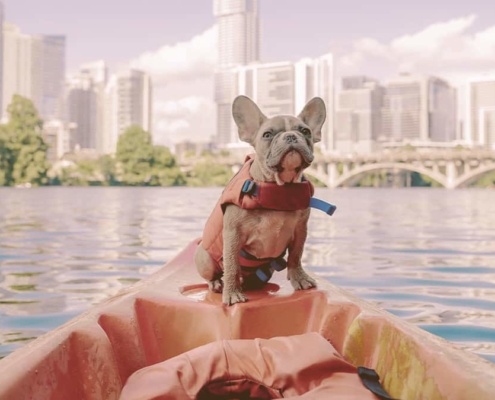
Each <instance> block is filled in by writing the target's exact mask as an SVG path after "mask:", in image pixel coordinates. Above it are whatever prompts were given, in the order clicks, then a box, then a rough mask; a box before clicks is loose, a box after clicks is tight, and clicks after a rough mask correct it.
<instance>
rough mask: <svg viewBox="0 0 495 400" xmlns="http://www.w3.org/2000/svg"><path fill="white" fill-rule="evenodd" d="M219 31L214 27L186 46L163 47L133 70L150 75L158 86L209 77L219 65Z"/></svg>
mask: <svg viewBox="0 0 495 400" xmlns="http://www.w3.org/2000/svg"><path fill="white" fill-rule="evenodd" d="M216 46H217V27H216V25H215V26H212V27H211V28H209V29H207V30H206V31H204V32H203V33H201V34H199V35H196V36H194V37H193V38H192V39H191V40H189V41H187V42H179V43H176V44H174V45H167V46H163V47H161V48H160V49H158V50H156V51H149V52H146V53H144V54H142V55H141V56H139V57H138V58H137V59H135V60H133V61H131V63H130V65H131V66H132V67H133V68H137V69H141V70H143V71H146V72H148V73H149V74H151V76H152V77H153V79H154V81H155V82H156V83H157V84H161V83H166V82H170V81H173V80H178V79H179V80H183V79H188V78H193V79H197V78H199V77H207V76H210V75H211V74H212V73H213V70H214V68H215V64H216V62H217V48H216Z"/></svg>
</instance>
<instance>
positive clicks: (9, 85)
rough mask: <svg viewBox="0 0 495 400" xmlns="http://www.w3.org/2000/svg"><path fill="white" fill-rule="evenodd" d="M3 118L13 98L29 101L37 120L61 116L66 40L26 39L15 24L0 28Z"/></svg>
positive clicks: (45, 37) (52, 38)
mask: <svg viewBox="0 0 495 400" xmlns="http://www.w3.org/2000/svg"><path fill="white" fill-rule="evenodd" d="M2 56H3V74H2V77H3V94H2V116H3V118H4V119H5V118H7V117H8V115H7V107H8V105H9V104H10V103H11V101H12V97H13V95H14V94H18V95H21V96H23V97H26V98H28V99H30V100H32V101H33V102H34V104H35V106H36V108H37V110H38V113H39V114H40V116H41V117H42V118H43V119H45V120H49V119H54V118H59V117H60V116H61V109H62V107H61V105H62V104H61V101H62V95H63V83H64V79H65V38H64V37H63V36H42V35H27V34H24V33H22V32H21V30H20V29H19V27H18V26H17V25H15V24H11V23H8V22H6V23H4V24H3V54H2Z"/></svg>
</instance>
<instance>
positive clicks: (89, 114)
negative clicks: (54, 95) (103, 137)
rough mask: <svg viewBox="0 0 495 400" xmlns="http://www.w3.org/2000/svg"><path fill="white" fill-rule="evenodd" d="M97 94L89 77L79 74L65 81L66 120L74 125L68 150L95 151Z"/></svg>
mask: <svg viewBox="0 0 495 400" xmlns="http://www.w3.org/2000/svg"><path fill="white" fill-rule="evenodd" d="M97 97H98V94H97V92H96V90H95V86H94V83H93V80H92V79H91V77H90V76H88V75H87V74H84V73H80V74H78V75H77V76H74V77H72V78H71V79H69V80H68V81H67V94H66V97H65V108H66V119H67V121H69V122H72V123H74V124H75V129H74V133H73V135H72V137H71V140H70V149H71V150H74V148H76V146H77V147H78V148H81V149H96V140H97V136H98V126H97V115H98V98H97Z"/></svg>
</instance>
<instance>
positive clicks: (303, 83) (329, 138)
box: [295, 53, 335, 154]
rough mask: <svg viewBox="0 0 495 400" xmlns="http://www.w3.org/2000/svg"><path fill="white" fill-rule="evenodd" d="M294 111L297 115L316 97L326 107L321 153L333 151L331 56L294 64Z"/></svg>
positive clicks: (332, 78) (333, 124) (333, 88)
mask: <svg viewBox="0 0 495 400" xmlns="http://www.w3.org/2000/svg"><path fill="white" fill-rule="evenodd" d="M295 79H296V93H297V94H296V110H295V113H296V114H298V113H299V112H301V110H302V109H303V107H304V105H305V104H306V103H307V102H308V101H309V100H311V98H313V97H315V96H318V97H321V98H322V99H323V101H324V102H325V106H326V119H325V123H324V124H323V126H322V129H321V148H322V151H323V153H326V154H328V153H332V152H334V151H335V123H334V112H335V100H334V99H335V83H334V82H335V76H334V64H333V54H331V53H328V54H325V55H323V56H321V57H318V58H315V59H312V60H302V61H301V62H299V63H296V78H295Z"/></svg>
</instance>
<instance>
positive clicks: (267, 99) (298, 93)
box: [229, 54, 334, 152]
mask: <svg viewBox="0 0 495 400" xmlns="http://www.w3.org/2000/svg"><path fill="white" fill-rule="evenodd" d="M332 61H333V60H332V55H331V54H327V55H325V56H322V57H320V58H316V59H309V58H307V59H303V60H300V61H298V62H296V63H292V62H276V63H266V64H262V63H255V64H251V65H248V66H241V67H238V68H236V69H231V74H232V75H231V76H232V87H234V88H235V92H234V96H237V95H241V94H242V95H246V96H248V97H250V98H251V99H252V100H253V101H255V102H256V104H258V106H259V107H260V109H261V110H262V111H263V113H265V114H266V115H267V116H268V117H271V116H274V115H277V114H286V115H297V114H299V113H300V112H301V111H302V109H303V108H304V106H305V105H306V103H307V102H308V101H309V100H311V99H312V98H313V97H315V96H319V97H321V98H322V99H323V101H324V102H325V105H326V111H327V118H326V120H325V123H324V125H323V127H322V140H321V144H322V148H323V151H324V152H331V151H332V150H333V149H334V146H333V141H334V138H333V93H334V89H333V86H334V84H333V62H332ZM231 107H232V105H230V108H231ZM230 112H231V111H230ZM238 141H239V139H238V136H237V131H236V130H235V128H231V135H230V140H229V143H236V142H238Z"/></svg>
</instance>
